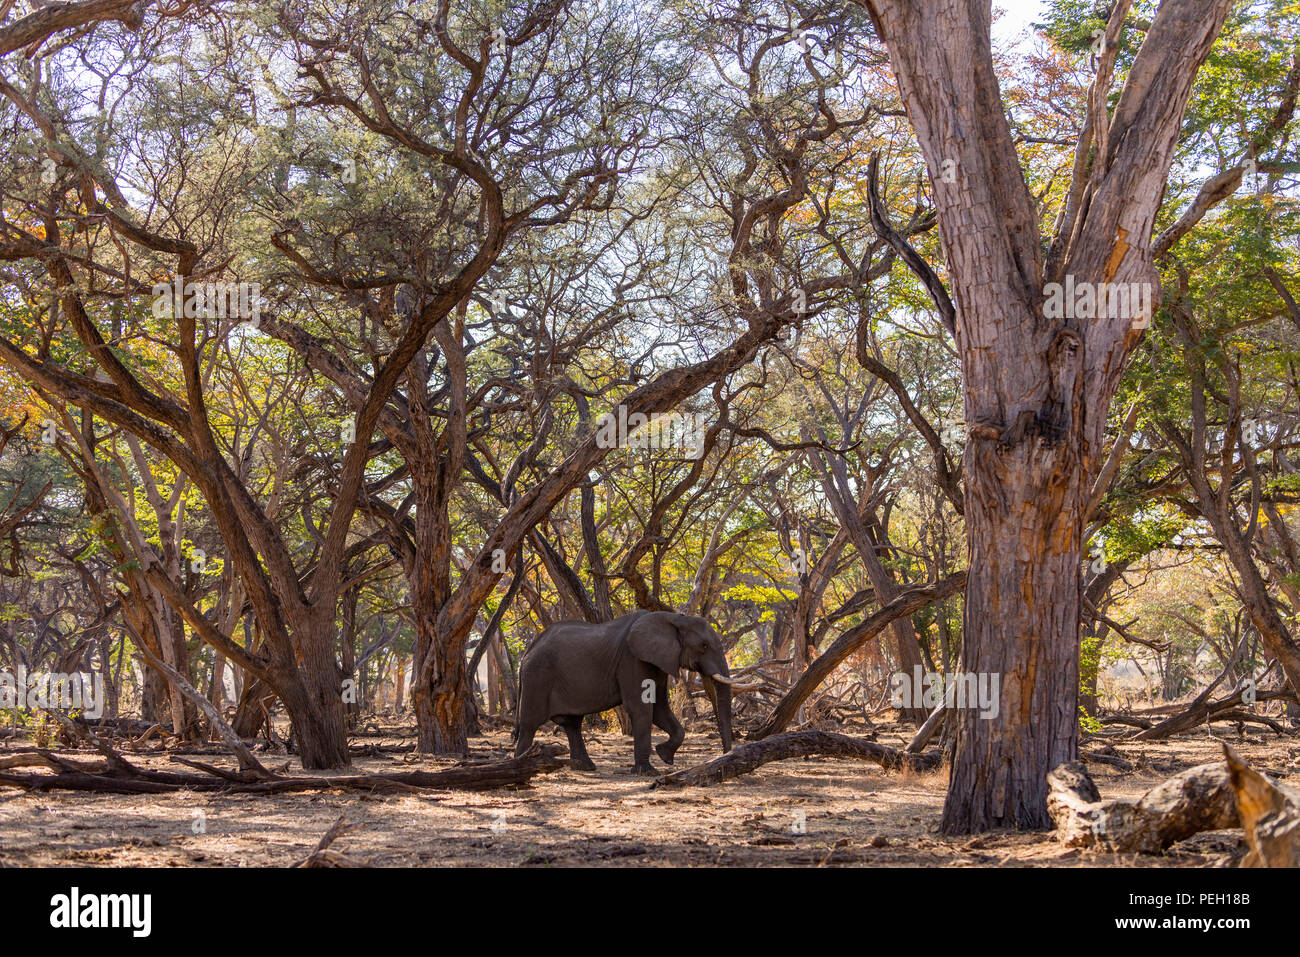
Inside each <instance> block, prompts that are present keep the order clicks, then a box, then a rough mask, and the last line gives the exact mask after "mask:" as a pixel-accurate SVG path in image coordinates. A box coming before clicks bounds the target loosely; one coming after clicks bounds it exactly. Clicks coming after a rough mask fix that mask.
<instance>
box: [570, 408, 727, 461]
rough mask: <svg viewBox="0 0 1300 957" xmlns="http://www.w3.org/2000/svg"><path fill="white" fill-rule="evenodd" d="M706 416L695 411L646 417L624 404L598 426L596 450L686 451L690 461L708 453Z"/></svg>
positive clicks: (606, 414) (604, 416)
mask: <svg viewBox="0 0 1300 957" xmlns="http://www.w3.org/2000/svg"><path fill="white" fill-rule="evenodd" d="M704 433H705V425H704V416H703V415H700V414H697V413H692V412H656V413H654V414H653V415H646V414H645V413H643V412H633V413H632V414H631V415H628V412H627V406H624V405H620V406H619V407H618V408H617V409H615V410H614V411H612V412H607V413H605V414H604V415H602V416H601V417H600V420H599V421H598V422H597V423H596V447H597V448H601V449H684V450H685V451H686V457H687V458H688V459H698V458H699V457H700V456H701V455H703V454H704Z"/></svg>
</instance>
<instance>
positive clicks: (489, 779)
mask: <svg viewBox="0 0 1300 957" xmlns="http://www.w3.org/2000/svg"><path fill="white" fill-rule="evenodd" d="M565 753H566V752H565V751H564V749H563V748H558V747H556V746H554V745H542V744H534V745H533V747H531V748H529V749H528V751H526V752H525V753H524V754H522V755H520V756H519V757H517V758H513V757H512V758H506V759H504V760H501V761H486V762H481V763H477V764H464V765H457V766H455V767H451V768H444V769H442V770H438V771H398V772H391V773H382V774H349V775H338V776H335V777H325V776H313V777H306V776H303V777H297V776H281V775H278V774H272V773H271V772H266V773H265V774H260V773H258V772H256V771H252V770H240V771H228V770H222V769H220V768H215V767H210V766H208V765H204V764H200V763H198V762H196V761H183V760H182V761H180V762H179V763H182V764H185V765H186V766H187V767H192V768H196V769H199V770H201V771H203V773H202V774H187V773H177V772H173V771H152V770H148V769H145V768H138V767H136V766H134V765H132V764H130V763H129V762H127V761H126V760H125V759H124V758H122V757H121V756H120V755H117V756H116V758H117V760H116V761H113V760H111V759H110V761H109V767H108V769H107V770H105V771H102V772H88V771H85V770H81V769H61V770H59V771H57V772H56V773H54V774H15V773H11V772H9V771H0V785H7V786H9V787H16V788H25V789H27V790H29V791H48V790H53V789H59V790H66V791H93V792H97V793H103V794H166V793H170V792H174V791H182V790H193V791H230V792H239V793H244V794H280V793H285V792H290V791H403V790H404V791H412V790H423V789H436V790H441V789H450V790H464V791H486V790H492V789H494V788H503V787H513V786H519V785H524V784H527V783H528V782H529V780H530V779H532V778H533V777H534V776H536V775H538V774H546V773H548V772H550V771H557V770H559V769H560V768H562V767H565V766H566V765H567V764H568V760H567V758H565V757H562V755H564V754H565ZM119 762H120V763H119Z"/></svg>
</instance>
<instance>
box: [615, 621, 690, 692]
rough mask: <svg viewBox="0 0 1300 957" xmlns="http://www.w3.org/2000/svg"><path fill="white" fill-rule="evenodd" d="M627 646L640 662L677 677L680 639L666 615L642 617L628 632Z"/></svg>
mask: <svg viewBox="0 0 1300 957" xmlns="http://www.w3.org/2000/svg"><path fill="white" fill-rule="evenodd" d="M627 646H628V648H630V649H631V650H632V654H634V655H636V656H637V657H638V658H640V659H641V660H642V661H644V662H646V663H647V664H651V665H654V666H655V667H656V668H658V669H659V670H660V671H664V672H667V673H668V674H670V675H672V676H673V677H674V678H675V677H677V671H678V669H679V668H680V667H681V660H682V639H681V637H680V636H679V635H678V634H677V628H676V626H674V625H673V623H672V621H671V620H669V617H668V616H667V615H662V614H658V613H651V614H649V615H643V616H642V617H641V620H640V621H638V622H637V623H636V624H635V625H633V626H632V630H631V631H629V632H628V634H627Z"/></svg>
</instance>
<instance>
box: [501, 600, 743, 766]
mask: <svg viewBox="0 0 1300 957" xmlns="http://www.w3.org/2000/svg"><path fill="white" fill-rule="evenodd" d="M680 668H689V669H691V670H692V671H697V672H699V673H700V676H701V677H702V678H703V680H704V690H705V693H707V694H708V696H709V699H710V700H711V701H712V702H713V710H714V713H715V714H716V715H717V718H718V732H719V733H720V734H721V736H722V750H723V751H730V750H731V685H732V684H733V683H734V682H733V681H732V680H731V678H730V677H729V673H728V671H727V657H726V655H725V653H724V652H723V650H722V642H721V641H720V640H719V639H718V636H717V633H716V632H714V630H713V629H712V628H710V627H709V623H708V622H707V621H705V620H704V619H703V618H695V617H692V616H690V615H678V614H674V613H673V612H666V611H634V612H632V613H631V614H629V615H624V616H623V617H622V618H616V619H615V620H613V621H609V622H603V623H601V624H590V623H588V622H584V621H561V622H556V623H555V624H553V625H551V626H550V627H549V628H547V629H546V630H545V631H543V632H542V633H541V635H539V636H538V638H537V640H536V641H535V642H534V643H533V645H532V647H531V648H529V649H528V652H527V653H526V654H525V655H524V660H523V662H522V664H521V665H520V668H519V711H518V721H517V729H518V740H517V742H516V745H515V754H516V755H520V754H523V752H524V751H526V750H527V749H528V747H529V745H531V744H532V743H533V735H534V734H536V733H537V729H538V728H539V727H541V726H542V725H543V724H545V723H546V722H547V721H548V720H550V721H554V722H555V723H556V724H558V725H559V726H560V727H562V728H564V730H565V731H566V732H567V733H568V735H569V757H570V758H571V759H572V761H573V766H574V767H575V768H578V769H580V770H583V771H594V770H596V766H595V765H594V764H592V763H591V758H590V757H589V756H588V755H587V748H586V745H584V744H583V742H582V719H583V716H584V715H589V714H596V713H598V712H601V711H608V710H609V709H610V708H613V707H616V706H617V705H619V704H621V705H623V707H624V708H625V709H626V710H627V714H628V717H629V718H630V719H631V723H632V739H633V755H634V757H635V767H634V768H633V773H634V774H653V773H654V769H653V768H652V767H651V766H650V724H651V722H653V723H654V724H656V725H658V726H659V727H660V728H661V729H662V730H664V731H667V732H668V740H667V741H665V742H663V743H662V744H660V745H658V746H657V747H656V748H655V751H656V752H657V753H658V754H659V757H660V758H662V759H663V760H664V762H665V763H666V764H672V763H673V755H674V754H675V753H676V752H677V749H678V748H679V747H681V743H682V739H683V738H684V737H685V736H686V731H685V729H684V728H683V727H682V725H681V722H680V721H678V720H677V716H676V715H674V714H673V713H672V711H670V710H669V708H668V675H674V676H675V675H676V674H677V672H678V669H680Z"/></svg>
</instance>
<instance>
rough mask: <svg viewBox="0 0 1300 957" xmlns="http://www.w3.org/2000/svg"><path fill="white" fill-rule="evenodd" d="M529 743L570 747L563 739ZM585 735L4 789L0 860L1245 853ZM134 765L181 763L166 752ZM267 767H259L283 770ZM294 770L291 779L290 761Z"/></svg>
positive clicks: (810, 771) (1145, 779) (1241, 741)
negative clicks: (409, 785) (1105, 842)
mask: <svg viewBox="0 0 1300 957" xmlns="http://www.w3.org/2000/svg"><path fill="white" fill-rule="evenodd" d="M1219 727H1220V729H1222V730H1220V731H1218V732H1216V733H1217V734H1218V735H1219V737H1220V738H1221V739H1222V740H1226V741H1228V742H1229V743H1230V744H1232V745H1233V746H1234V747H1235V748H1237V750H1238V751H1239V752H1240V753H1241V754H1242V755H1243V756H1244V757H1245V758H1246V759H1247V760H1248V761H1250V762H1251V763H1252V764H1253V765H1254V766H1256V767H1258V768H1260V769H1261V770H1264V771H1266V772H1268V773H1270V774H1273V775H1274V776H1277V777H1280V778H1283V779H1286V778H1288V777H1290V780H1291V781H1292V782H1293V783H1294V782H1296V781H1297V780H1298V779H1300V746H1297V739H1296V738H1295V737H1294V736H1288V737H1282V738H1279V737H1277V736H1276V735H1273V734H1271V733H1269V734H1268V735H1267V736H1264V735H1260V734H1256V733H1254V732H1253V731H1250V732H1247V734H1246V735H1245V736H1244V737H1242V736H1239V735H1238V734H1236V733H1235V732H1233V731H1232V729H1231V726H1230V725H1221V726H1219ZM899 730H900V731H901V729H899ZM881 731H882V733H881V734H880V736H879V741H880V742H881V743H882V744H889V745H895V746H897V745H899V744H900V743H901V742H902V738H901V736H900V734H890V733H888V732H887V731H886V730H885V729H881ZM540 739H541V740H544V741H554V743H556V744H563V742H564V738H563V736H562V735H557V736H556V737H554V738H551V737H549V736H547V735H546V734H543V735H542V736H540ZM656 740H658V738H656ZM1218 740H1219V739H1216V738H1211V737H1210V736H1209V735H1208V733H1206V732H1205V731H1204V730H1201V731H1199V732H1196V733H1192V734H1188V735H1185V736H1183V737H1182V738H1179V739H1176V740H1174V741H1172V742H1169V743H1163V744H1148V743H1140V744H1127V745H1126V744H1123V743H1120V744H1118V746H1117V751H1118V753H1119V754H1120V755H1122V756H1123V757H1124V758H1125V759H1126V760H1128V761H1130V762H1132V763H1133V764H1134V765H1135V768H1134V770H1133V771H1131V772H1127V773H1125V772H1120V771H1117V770H1115V769H1113V768H1109V767H1106V766H1104V765H1100V764H1090V765H1089V770H1090V771H1091V773H1092V774H1093V776H1094V778H1095V779H1096V781H1097V785H1098V787H1099V789H1100V790H1101V792H1102V796H1103V797H1137V796H1139V795H1141V794H1142V793H1143V792H1144V791H1146V790H1147V789H1149V788H1150V787H1152V786H1153V785H1155V784H1158V783H1160V782H1161V781H1163V780H1165V779H1166V778H1168V777H1169V776H1170V775H1172V774H1175V773H1177V772H1179V771H1182V770H1184V769H1186V768H1188V767H1191V766H1193V765H1196V764H1201V763H1204V762H1207V761H1213V760H1216V759H1218V758H1219V757H1220V756H1221V754H1222V751H1221V749H1220V747H1219V744H1218ZM588 741H589V744H588V747H589V750H590V752H591V756H592V759H593V760H594V761H595V763H596V765H597V767H598V770H597V771H596V772H594V773H584V772H579V771H573V770H569V769H565V770H561V771H559V772H556V773H552V774H547V775H542V776H539V777H537V778H535V779H534V784H533V786H531V787H528V788H523V789H517V790H509V791H494V792H484V793H472V792H428V793H425V794H418V795H409V794H401V795H395V796H394V795H382V796H381V795H373V796H372V795H358V794H355V793H315V794H291V795H276V796H262V795H241V794H221V793H178V794H170V795H161V796H158V795H145V796H138V797H137V796H127V795H94V794H85V793H78V792H69V791H56V792H49V793H26V792H24V791H20V790H14V789H0V865H3V866H9V867H15V866H17V867H22V866H58V865H81V866H102V867H130V866H168V865H170V866H202V867H244V866H247V867H260V866H268V865H273V866H284V865H291V864H294V863H296V862H297V861H299V860H301V859H303V858H304V857H306V856H307V855H308V854H309V853H310V852H311V850H312V849H313V848H314V847H315V846H316V842H317V841H318V840H319V839H320V837H321V836H322V835H323V834H324V833H325V832H326V831H327V830H328V829H329V827H330V825H332V824H333V823H334V822H335V821H336V820H338V818H339V817H340V815H343V816H345V817H346V819H347V821H348V822H349V823H361V824H363V825H364V828H362V829H360V830H357V831H355V832H352V833H349V834H346V835H345V836H343V837H342V838H340V839H339V840H338V841H337V842H336V843H335V844H334V845H333V849H334V850H336V851H339V852H341V853H343V854H345V855H347V856H348V857H349V858H351V859H353V860H356V861H358V862H363V863H367V864H371V865H380V866H385V865H408V866H409V865H415V866H420V865H451V866H484V865H509V866H519V865H525V866H555V867H558V866H567V865H608V866H629V865H631V866H652V865H679V866H680V865H689V866H715V865H722V866H746V867H755V866H769V865H808V866H841V865H856V866H891V865H894V866H897V865H910V866H946V867H976V866H1067V867H1068V866H1106V865H1114V864H1123V865H1128V866H1141V867H1178V866H1196V867H1205V866H1210V867H1215V866H1225V865H1229V864H1231V863H1233V861H1234V858H1235V856H1236V855H1237V854H1239V853H1240V848H1241V846H1242V843H1241V840H1240V832H1234V831H1223V832H1213V833H1208V834H1202V835H1199V836H1197V837H1195V838H1193V839H1191V840H1188V841H1185V842H1183V843H1182V844H1179V845H1177V846H1176V847H1174V848H1172V849H1171V851H1170V852H1169V853H1168V854H1166V855H1162V856H1140V857H1136V858H1134V857H1123V858H1120V857H1116V856H1114V855H1107V854H1097V853H1093V852H1090V851H1078V850H1070V849H1066V848H1064V847H1062V846H1061V845H1059V844H1058V843H1056V841H1055V840H1054V839H1053V837H1052V836H1051V835H1050V834H1018V833H1011V832H1007V833H997V834H992V835H984V836H981V837H979V838H975V839H969V838H962V839H947V838H942V837H940V836H938V835H937V833H936V831H937V828H938V822H939V817H940V813H941V811H942V808H943V797H944V787H945V783H946V774H945V773H936V774H931V775H924V776H916V775H908V774H904V775H899V774H887V773H885V772H884V771H882V770H881V769H880V768H878V767H876V766H875V765H872V764H866V763H856V762H851V761H844V760H839V759H805V760H794V761H782V762H774V763H772V764H768V765H765V766H763V767H762V768H760V769H759V770H758V771H757V772H755V773H753V774H750V775H747V776H744V777H740V778H737V779H734V780H731V781H728V782H725V783H723V784H719V785H714V786H711V787H707V788H693V789H686V790H665V789H655V790H651V789H650V788H649V780H650V779H647V778H642V777H635V776H633V775H632V774H631V773H630V770H629V768H630V764H631V742H630V739H627V738H624V737H623V736H621V735H619V734H608V733H607V734H589V735H588ZM409 742H410V739H409V738H407V739H405V743H408V744H409ZM357 743H358V744H364V745H375V744H386V745H394V744H402V743H403V739H402V738H400V737H384V738H380V737H374V736H371V737H365V738H360V739H358V741H357ZM509 745H510V741H509V737H508V735H507V734H506V733H503V732H495V733H491V734H489V735H486V736H484V737H482V738H474V739H472V741H471V747H472V749H473V750H474V752H475V754H476V755H480V756H487V755H500V756H504V755H505V754H506V753H507V751H508V749H509ZM4 753H5V752H4V750H3V749H0V755H3V754H4ZM718 753H719V750H718V745H717V740H716V736H714V737H713V738H712V739H710V738H709V737H707V736H706V735H705V734H703V733H699V732H696V733H690V734H688V735H687V738H686V743H685V745H683V747H682V750H681V751H680V752H679V753H678V755H677V762H678V763H677V765H676V766H677V767H679V768H680V767H686V766H689V765H691V764H696V763H700V762H703V761H706V760H709V759H710V758H712V757H715V756H716V755H717V754H718ZM87 756H92V755H91V753H89V752H88V753H87ZM131 760H133V761H136V762H138V763H140V764H142V765H147V766H151V767H157V768H170V769H172V770H183V769H181V768H178V766H177V765H175V764H173V763H171V762H170V761H169V760H168V758H167V757H166V755H165V754H162V753H154V754H148V755H146V754H136V755H132V756H131ZM201 760H209V761H215V762H217V763H220V761H219V759H217V758H212V757H209V758H203V759H201ZM265 760H266V763H267V764H268V766H271V765H274V764H278V763H282V761H283V759H278V760H277V759H276V758H275V757H274V756H269V757H268V758H266V759H265ZM654 760H655V762H656V766H659V765H658V759H657V758H655V759H654ZM448 763H451V762H439V761H433V760H417V761H411V760H409V757H407V756H404V755H401V754H380V755H368V756H362V757H358V758H356V769H357V770H363V771H392V770H406V769H412V768H426V769H433V768H437V767H441V766H446V765H447V764H448ZM291 770H298V764H297V762H296V761H294V762H293V764H292V765H291ZM801 825H802V826H801ZM801 830H802V833H800V831H801Z"/></svg>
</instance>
